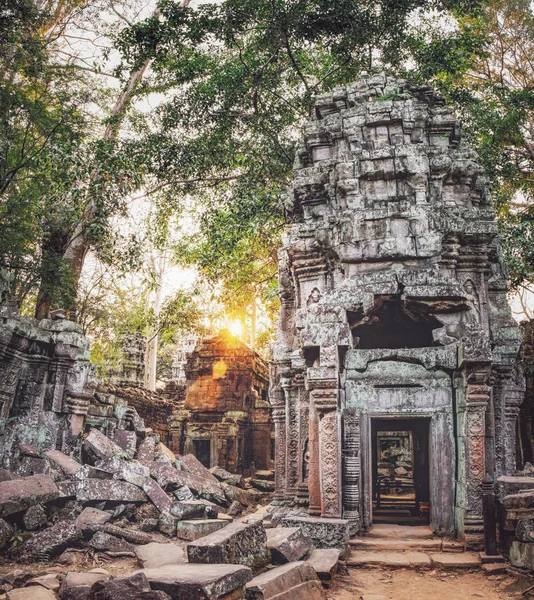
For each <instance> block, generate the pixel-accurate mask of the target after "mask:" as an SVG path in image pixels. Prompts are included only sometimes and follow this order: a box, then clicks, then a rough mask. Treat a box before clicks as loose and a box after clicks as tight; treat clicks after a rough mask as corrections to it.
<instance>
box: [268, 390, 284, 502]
mask: <svg viewBox="0 0 534 600" xmlns="http://www.w3.org/2000/svg"><path fill="white" fill-rule="evenodd" d="M270 397H271V405H272V407H273V413H272V414H273V422H274V439H275V447H274V460H275V466H274V485H275V492H274V496H273V504H277V505H279V504H281V503H283V501H284V498H285V490H286V407H285V395H284V391H283V390H282V388H281V387H280V386H275V387H274V388H272V389H271V394H270Z"/></svg>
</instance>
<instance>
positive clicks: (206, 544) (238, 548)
mask: <svg viewBox="0 0 534 600" xmlns="http://www.w3.org/2000/svg"><path fill="white" fill-rule="evenodd" d="M187 555H188V557H189V562H190V563H211V564H213V563H231V564H236V565H246V566H247V567H251V568H253V569H261V568H262V567H264V566H265V565H267V563H268V562H269V559H270V552H269V550H268V549H267V534H266V532H265V529H264V527H263V524H262V523H261V521H255V522H252V523H244V522H241V521H234V522H233V523H230V524H229V525H227V526H226V527H223V528H222V529H219V531H215V532H214V533H211V534H210V535H207V536H205V537H202V538H200V539H198V540H196V541H194V542H191V543H190V544H188V546H187Z"/></svg>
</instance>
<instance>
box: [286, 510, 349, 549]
mask: <svg viewBox="0 0 534 600" xmlns="http://www.w3.org/2000/svg"><path fill="white" fill-rule="evenodd" d="M282 525H283V526H284V527H300V528H301V530H302V532H303V533H304V534H306V535H307V536H308V537H310V538H311V540H312V547H313V548H335V549H337V550H339V551H340V558H344V557H345V556H346V555H347V549H348V543H349V540H350V532H349V522H348V521H347V519H325V518H321V517H284V518H283V519H282Z"/></svg>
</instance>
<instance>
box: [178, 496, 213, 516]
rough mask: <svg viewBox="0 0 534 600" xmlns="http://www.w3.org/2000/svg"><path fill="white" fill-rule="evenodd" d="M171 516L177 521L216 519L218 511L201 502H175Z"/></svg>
mask: <svg viewBox="0 0 534 600" xmlns="http://www.w3.org/2000/svg"><path fill="white" fill-rule="evenodd" d="M169 512H170V513H171V515H172V516H173V517H176V518H177V519H216V518H217V510H216V509H214V508H213V507H211V506H210V505H209V504H204V502H202V501H201V500H184V501H183V502H174V503H173V504H172V506H171V508H170V511H169Z"/></svg>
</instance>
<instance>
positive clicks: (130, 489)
mask: <svg viewBox="0 0 534 600" xmlns="http://www.w3.org/2000/svg"><path fill="white" fill-rule="evenodd" d="M76 499H77V500H79V501H80V502H89V501H94V500H105V501H112V502H146V501H147V497H146V494H145V493H144V492H143V490H140V489H139V488H138V487H136V486H135V485H132V484H131V483H127V482H126V481H119V480H117V479H109V480H107V481H106V480H102V479H86V480H85V481H80V482H79V483H78V488H77V491H76Z"/></svg>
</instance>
